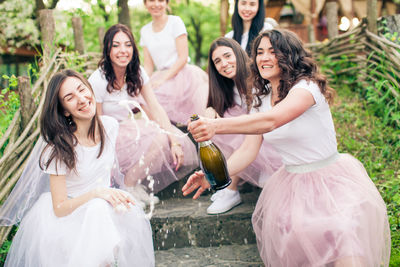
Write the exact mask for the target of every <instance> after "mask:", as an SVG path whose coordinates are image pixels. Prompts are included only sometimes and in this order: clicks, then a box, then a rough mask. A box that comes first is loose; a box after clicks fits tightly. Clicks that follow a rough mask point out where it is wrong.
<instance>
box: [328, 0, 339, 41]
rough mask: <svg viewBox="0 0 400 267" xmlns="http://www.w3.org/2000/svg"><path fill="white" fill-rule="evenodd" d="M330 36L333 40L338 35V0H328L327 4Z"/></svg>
mask: <svg viewBox="0 0 400 267" xmlns="http://www.w3.org/2000/svg"><path fill="white" fill-rule="evenodd" d="M325 10H326V19H327V28H328V38H329V40H332V39H333V38H334V37H336V36H337V35H338V4H337V1H336V0H328V1H327V2H326V6H325Z"/></svg>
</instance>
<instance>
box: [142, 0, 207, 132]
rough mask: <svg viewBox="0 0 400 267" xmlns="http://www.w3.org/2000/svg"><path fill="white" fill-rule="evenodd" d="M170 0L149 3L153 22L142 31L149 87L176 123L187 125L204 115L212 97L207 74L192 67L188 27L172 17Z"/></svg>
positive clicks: (146, 5)
mask: <svg viewBox="0 0 400 267" xmlns="http://www.w3.org/2000/svg"><path fill="white" fill-rule="evenodd" d="M168 2H169V1H168V0H145V1H144V4H145V7H146V9H147V11H148V12H149V14H150V15H151V17H152V21H151V22H150V23H148V24H146V25H144V26H143V27H142V29H141V30H140V45H141V46H142V47H143V53H144V54H143V58H144V68H145V70H146V72H147V74H148V75H149V76H150V82H149V85H150V86H151V88H152V90H153V91H154V94H155V96H156V98H157V100H158V102H159V103H160V105H161V106H162V107H163V108H164V110H165V111H166V112H167V115H168V117H169V119H170V120H171V121H172V122H173V123H179V124H183V125H186V123H187V121H188V120H189V118H190V116H191V115H193V114H199V115H203V114H204V111H205V109H206V103H207V96H208V86H207V83H208V80H207V74H206V73H205V72H204V71H203V70H202V69H200V68H199V67H198V66H195V65H192V64H188V61H189V48H188V37H187V31H186V27H185V24H184V23H183V21H182V19H181V18H180V17H178V16H173V15H168V14H167V8H168Z"/></svg>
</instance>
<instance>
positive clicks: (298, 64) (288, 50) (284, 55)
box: [251, 29, 335, 107]
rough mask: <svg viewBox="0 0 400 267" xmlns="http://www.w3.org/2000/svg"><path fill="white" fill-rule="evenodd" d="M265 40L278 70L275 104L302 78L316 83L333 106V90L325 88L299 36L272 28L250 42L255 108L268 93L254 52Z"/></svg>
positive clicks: (268, 87)
mask: <svg viewBox="0 0 400 267" xmlns="http://www.w3.org/2000/svg"><path fill="white" fill-rule="evenodd" d="M265 37H266V38H268V39H269V40H270V42H271V45H272V47H273V49H274V52H275V56H276V58H277V60H278V66H279V68H280V70H281V77H280V81H279V86H278V92H279V94H278V96H279V98H278V100H277V101H276V102H275V104H277V103H279V102H280V101H282V100H283V99H284V98H285V97H286V96H287V95H288V93H289V90H290V89H291V88H292V87H293V86H294V85H295V84H296V83H297V82H299V81H300V80H302V79H305V80H307V81H313V82H315V83H316V84H317V85H318V86H319V88H320V90H321V93H322V94H323V95H324V96H325V99H326V100H327V102H328V103H329V104H332V103H333V98H334V96H335V90H334V89H333V88H331V87H329V86H328V83H327V80H326V77H325V76H324V75H322V74H321V73H320V72H319V70H318V66H317V63H316V62H315V60H313V58H312V55H311V53H310V52H309V51H308V50H307V49H305V48H304V45H303V43H302V41H301V40H300V39H299V37H297V35H296V34H295V33H293V32H291V31H288V30H283V29H279V30H277V29H273V30H269V31H265V32H262V33H261V34H260V35H259V36H258V37H257V38H256V39H254V42H253V47H252V61H253V62H252V64H251V71H252V74H253V80H254V87H255V88H256V94H255V104H254V107H259V106H260V105H261V96H263V95H268V94H269V93H270V92H271V89H270V86H269V81H268V80H266V79H264V78H263V77H261V75H260V72H259V71H258V67H257V63H256V58H257V49H258V47H259V45H260V42H261V40H262V39H263V38H265Z"/></svg>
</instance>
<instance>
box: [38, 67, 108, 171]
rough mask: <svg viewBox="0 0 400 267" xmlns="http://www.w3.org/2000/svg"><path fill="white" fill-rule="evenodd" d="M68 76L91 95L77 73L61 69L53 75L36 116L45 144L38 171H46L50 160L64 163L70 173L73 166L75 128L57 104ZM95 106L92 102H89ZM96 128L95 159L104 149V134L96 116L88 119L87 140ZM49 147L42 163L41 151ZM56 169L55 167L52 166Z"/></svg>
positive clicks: (60, 105) (94, 132)
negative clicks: (96, 153) (80, 83)
mask: <svg viewBox="0 0 400 267" xmlns="http://www.w3.org/2000/svg"><path fill="white" fill-rule="evenodd" d="M69 77H75V78H78V79H79V80H81V81H82V83H83V84H84V85H85V86H86V87H87V88H89V89H90V91H91V92H92V94H93V90H92V87H91V86H90V84H89V82H88V81H87V80H86V79H85V78H84V77H83V76H82V75H81V74H79V73H77V72H76V71H73V70H63V71H61V72H58V73H56V74H55V75H54V76H53V77H52V78H51V80H50V82H49V85H48V86H47V92H46V97H45V101H44V105H43V110H42V113H41V115H40V133H41V135H42V138H43V140H44V141H45V142H46V143H47V145H46V147H45V149H44V150H43V151H42V154H41V155H40V161H39V162H40V168H42V169H47V168H48V166H49V165H50V163H51V162H52V161H53V160H56V162H64V163H65V165H66V166H67V167H68V169H70V170H73V169H75V166H76V153H75V146H76V145H77V143H78V140H77V138H76V137H75V135H74V132H75V131H76V130H77V126H76V124H75V122H74V120H73V119H72V117H71V116H68V117H66V116H65V114H64V108H63V106H62V104H61V101H60V98H59V93H60V88H61V86H62V85H63V83H64V82H65V80H66V79H67V78H69ZM93 104H95V103H93ZM96 128H98V132H99V134H100V151H99V154H98V155H97V157H100V156H101V154H102V152H103V149H104V140H105V132H104V127H103V124H102V123H101V120H100V118H99V116H98V115H97V113H96V114H95V116H94V117H93V119H92V122H91V124H90V128H89V131H88V137H90V139H92V140H95V138H96ZM49 148H51V149H52V150H51V152H50V154H49V155H50V156H49V158H48V159H47V160H46V161H45V162H43V161H42V157H43V155H44V152H45V151H46V150H47V149H49ZM56 166H57V164H56Z"/></svg>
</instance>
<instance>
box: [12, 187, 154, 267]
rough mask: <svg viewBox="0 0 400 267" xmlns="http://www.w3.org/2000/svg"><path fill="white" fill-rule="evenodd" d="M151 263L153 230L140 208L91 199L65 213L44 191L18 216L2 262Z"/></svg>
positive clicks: (32, 265)
mask: <svg viewBox="0 0 400 267" xmlns="http://www.w3.org/2000/svg"><path fill="white" fill-rule="evenodd" d="M113 264H117V265H118V266H127V267H128V266H154V251H153V241H152V231H151V226H150V223H149V221H148V219H146V218H145V214H144V212H143V210H142V209H141V208H139V207H137V206H132V207H131V209H130V210H129V211H127V212H117V211H115V210H114V209H113V208H112V207H111V205H110V204H109V203H108V202H106V201H105V200H103V199H93V200H91V201H89V202H87V203H85V204H83V205H82V206H80V207H79V208H77V209H76V210H75V211H73V212H72V213H71V214H69V215H67V216H65V217H57V216H55V214H54V212H53V207H52V200H51V194H50V193H44V194H42V195H41V197H40V198H39V199H38V201H37V202H36V203H35V205H34V206H33V207H32V209H31V210H30V211H29V212H28V214H27V215H26V216H25V217H24V219H23V220H22V222H21V224H20V226H19V229H18V231H17V233H16V235H15V237H14V239H13V242H12V246H11V248H10V251H9V253H8V256H7V261H6V263H5V266H10V267H17V266H24V267H28V266H29V267H37V266H43V267H54V266H57V267H64V266H65V267H67V266H68V267H70V266H71V267H72V266H74V267H75V266H85V267H91V266H93V267H99V266H113Z"/></svg>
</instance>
